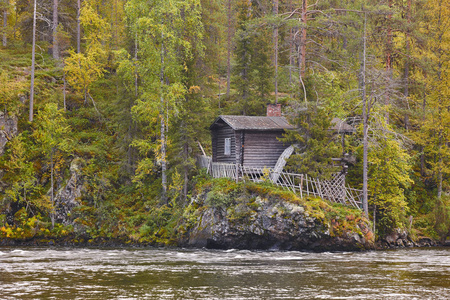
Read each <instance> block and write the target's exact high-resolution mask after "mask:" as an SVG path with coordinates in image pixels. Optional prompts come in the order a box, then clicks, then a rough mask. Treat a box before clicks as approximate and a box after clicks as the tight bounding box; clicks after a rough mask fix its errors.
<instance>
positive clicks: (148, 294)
mask: <svg viewBox="0 0 450 300" xmlns="http://www.w3.org/2000/svg"><path fill="white" fill-rule="evenodd" d="M0 298H1V299H448V298H450V249H445V248H428V249H404V250H391V251H377V252H363V253H353V252H339V253H329V252H326V253H304V252H255V251H237V250H228V251H212V250H167V249H164V250H161V249H132V248H129V249H83V248H20V249H17V248H0Z"/></svg>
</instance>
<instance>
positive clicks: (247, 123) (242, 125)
mask: <svg viewBox="0 0 450 300" xmlns="http://www.w3.org/2000/svg"><path fill="white" fill-rule="evenodd" d="M221 121H223V122H225V123H226V124H228V125H229V126H230V127H231V128H233V130H284V129H294V128H295V127H294V126H292V125H291V124H289V122H288V121H287V120H286V118H285V117H261V116H227V115H220V116H219V117H218V118H217V119H216V120H215V121H214V123H213V124H212V125H211V126H210V129H213V128H214V127H216V126H218V125H219V124H220V123H221Z"/></svg>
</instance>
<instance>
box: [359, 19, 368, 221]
mask: <svg viewBox="0 0 450 300" xmlns="http://www.w3.org/2000/svg"><path fill="white" fill-rule="evenodd" d="M366 23H367V14H366V13H364V36H363V65H362V72H361V73H362V74H361V75H362V85H361V89H362V98H363V99H362V100H363V200H362V204H363V210H364V214H365V215H366V217H369V204H368V203H369V201H368V198H369V197H368V152H369V143H368V132H369V124H368V120H369V116H368V103H367V95H366Z"/></svg>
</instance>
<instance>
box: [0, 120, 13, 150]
mask: <svg viewBox="0 0 450 300" xmlns="http://www.w3.org/2000/svg"><path fill="white" fill-rule="evenodd" d="M16 134H17V118H16V117H10V116H8V115H7V114H5V113H3V112H1V111H0V156H1V155H3V151H4V148H5V145H6V143H7V142H8V141H9V140H10V139H11V138H12V137H13V136H15V135H16Z"/></svg>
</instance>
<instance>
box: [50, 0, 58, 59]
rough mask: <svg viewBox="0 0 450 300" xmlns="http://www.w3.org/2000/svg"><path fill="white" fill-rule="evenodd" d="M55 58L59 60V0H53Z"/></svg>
mask: <svg viewBox="0 0 450 300" xmlns="http://www.w3.org/2000/svg"><path fill="white" fill-rule="evenodd" d="M52 54H53V58H54V59H56V60H59V45H58V0H53V51H52Z"/></svg>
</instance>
